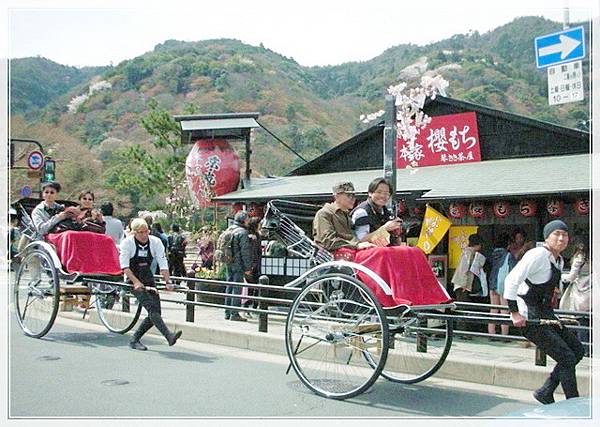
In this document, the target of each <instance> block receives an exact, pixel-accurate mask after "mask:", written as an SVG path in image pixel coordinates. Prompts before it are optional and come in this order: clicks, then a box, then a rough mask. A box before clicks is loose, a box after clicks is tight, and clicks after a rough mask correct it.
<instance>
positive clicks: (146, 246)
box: [119, 218, 181, 350]
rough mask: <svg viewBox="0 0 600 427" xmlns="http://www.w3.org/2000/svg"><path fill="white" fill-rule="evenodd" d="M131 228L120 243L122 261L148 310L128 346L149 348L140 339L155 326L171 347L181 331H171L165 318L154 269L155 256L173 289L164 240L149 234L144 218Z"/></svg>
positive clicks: (137, 348)
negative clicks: (129, 234)
mask: <svg viewBox="0 0 600 427" xmlns="http://www.w3.org/2000/svg"><path fill="white" fill-rule="evenodd" d="M131 231H132V235H131V236H129V237H127V238H126V239H124V240H123V241H122V242H121V254H120V256H119V262H120V264H121V268H122V269H123V272H124V273H125V276H127V279H128V281H129V282H130V283H132V284H133V295H134V296H135V297H136V298H137V300H138V303H139V304H140V305H141V306H142V307H144V308H145V309H146V311H147V312H148V317H146V318H145V319H144V321H143V322H142V323H140V326H139V327H138V328H137V330H136V331H135V333H134V334H133V337H132V338H131V341H130V342H129V347H131V348H132V349H134V350H147V349H148V348H147V347H146V346H145V345H144V344H142V343H141V342H140V339H141V338H142V336H143V335H144V334H145V333H146V332H148V330H149V329H150V328H151V327H152V326H156V328H157V329H158V330H159V331H160V333H161V334H163V336H164V337H165V338H166V339H167V342H168V343H169V345H170V346H171V345H173V344H175V342H177V340H178V339H179V337H180V336H181V331H178V332H176V333H171V331H170V330H169V328H168V327H167V325H166V324H165V322H164V321H163V319H162V316H161V308H160V296H159V295H158V291H157V289H156V283H155V281H154V274H153V271H152V269H151V264H152V260H153V259H156V260H157V261H158V266H159V267H160V274H161V275H162V276H163V279H164V281H165V284H166V287H167V290H169V291H170V290H173V285H172V284H171V283H170V276H169V265H168V263H167V259H166V257H165V251H164V248H163V245H162V242H161V241H160V239H158V238H157V237H155V236H151V235H150V231H149V229H148V224H147V223H146V221H144V220H143V219H141V218H136V219H134V220H133V221H132V222H131Z"/></svg>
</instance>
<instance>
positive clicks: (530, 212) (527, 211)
mask: <svg viewBox="0 0 600 427" xmlns="http://www.w3.org/2000/svg"><path fill="white" fill-rule="evenodd" d="M519 212H521V215H523V216H526V217H531V216H535V214H536V212H537V209H536V206H535V202H534V201H532V200H523V201H522V202H521V204H520V205H519Z"/></svg>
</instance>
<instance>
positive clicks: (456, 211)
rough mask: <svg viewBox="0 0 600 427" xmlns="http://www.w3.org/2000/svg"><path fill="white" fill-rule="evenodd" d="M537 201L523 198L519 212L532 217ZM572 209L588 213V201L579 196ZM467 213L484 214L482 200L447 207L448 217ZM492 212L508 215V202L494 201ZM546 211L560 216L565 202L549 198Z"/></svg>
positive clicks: (552, 215)
mask: <svg viewBox="0 0 600 427" xmlns="http://www.w3.org/2000/svg"><path fill="white" fill-rule="evenodd" d="M537 208H538V206H537V203H536V202H535V201H533V200H523V201H521V203H519V213H520V214H521V215H523V216H524V217H532V216H535V215H536V214H537ZM573 210H574V211H575V213H576V214H577V215H588V214H589V213H590V203H589V200H588V199H584V198H580V199H577V200H576V201H575V203H573ZM467 212H468V214H469V215H470V216H471V217H473V218H482V217H483V216H484V215H485V205H484V203H483V202H479V201H476V202H472V203H470V204H469V206H468V207H467V205H465V204H464V203H460V202H452V203H450V206H449V208H448V215H449V216H450V218H455V219H460V218H464V217H465V216H466V215H467ZM492 212H493V213H494V215H495V216H496V217H497V218H506V217H507V216H509V215H510V203H509V202H507V201H504V200H500V201H497V202H494V204H493V205H492ZM546 212H547V213H548V215H550V216H551V217H562V216H564V215H565V203H564V202H563V201H562V200H560V199H551V200H548V202H546Z"/></svg>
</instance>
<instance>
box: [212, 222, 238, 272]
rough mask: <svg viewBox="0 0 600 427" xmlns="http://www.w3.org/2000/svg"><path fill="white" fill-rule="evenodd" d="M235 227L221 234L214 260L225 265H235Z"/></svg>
mask: <svg viewBox="0 0 600 427" xmlns="http://www.w3.org/2000/svg"><path fill="white" fill-rule="evenodd" d="M234 238H235V227H233V226H231V227H229V228H227V229H226V230H225V231H223V232H222V233H221V235H220V236H219V239H218V240H217V248H216V249H215V255H214V259H215V261H217V262H220V263H223V264H233V240H234Z"/></svg>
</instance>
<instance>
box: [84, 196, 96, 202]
mask: <svg viewBox="0 0 600 427" xmlns="http://www.w3.org/2000/svg"><path fill="white" fill-rule="evenodd" d="M81 200H87V201H90V202H93V201H94V199H90V198H87V197H82V198H81Z"/></svg>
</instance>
